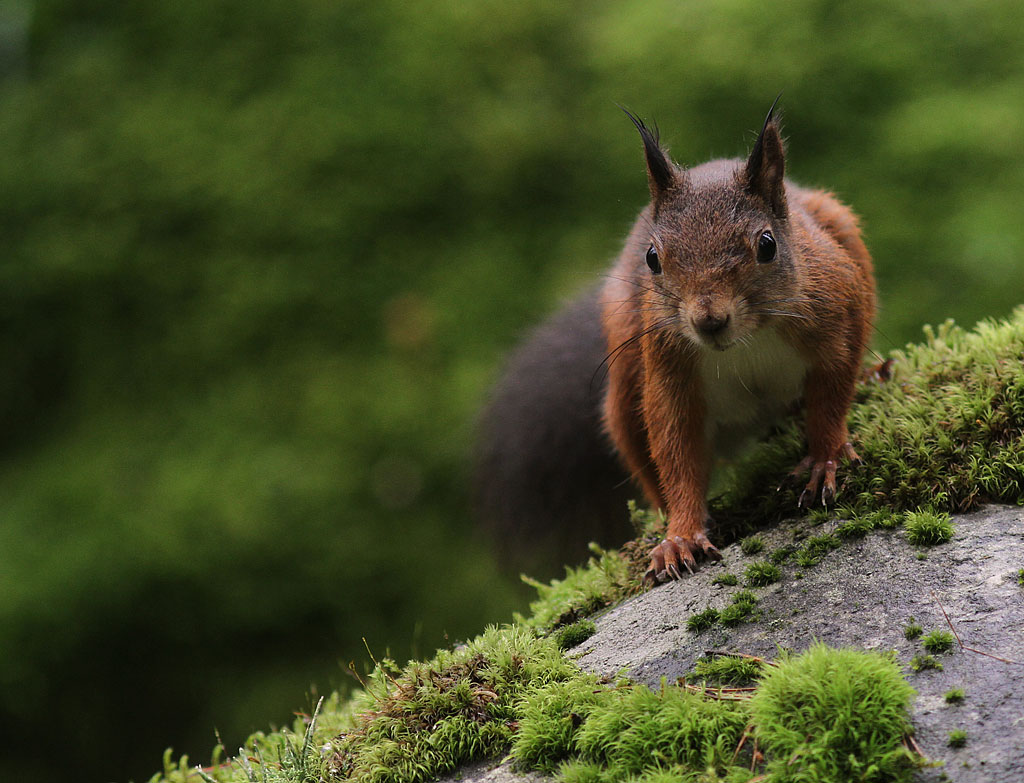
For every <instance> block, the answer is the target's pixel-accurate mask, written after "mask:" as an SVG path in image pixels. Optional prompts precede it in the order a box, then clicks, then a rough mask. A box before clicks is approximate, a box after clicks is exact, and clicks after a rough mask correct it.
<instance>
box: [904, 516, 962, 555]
mask: <svg viewBox="0 0 1024 783" xmlns="http://www.w3.org/2000/svg"><path fill="white" fill-rule="evenodd" d="M903 527H904V528H905V529H906V531H907V540H908V541H909V542H910V543H911V544H915V545H917V546H934V545H935V544H944V543H946V542H947V541H949V539H951V538H952V537H953V533H954V532H956V531H955V529H954V527H953V523H952V522H950V521H949V514H939V513H936V512H934V511H909V512H907V515H906V518H905V519H904V521H903Z"/></svg>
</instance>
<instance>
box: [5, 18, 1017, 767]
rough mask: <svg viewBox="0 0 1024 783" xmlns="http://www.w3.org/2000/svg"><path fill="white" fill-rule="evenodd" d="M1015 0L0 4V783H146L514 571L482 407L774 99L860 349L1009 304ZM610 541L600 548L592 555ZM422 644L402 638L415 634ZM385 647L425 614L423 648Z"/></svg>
mask: <svg viewBox="0 0 1024 783" xmlns="http://www.w3.org/2000/svg"><path fill="white" fill-rule="evenodd" d="M1022 23H1024V11H1022V10H1021V9H1020V7H1019V4H1017V3H1014V2H1011V1H1010V0H990V1H987V2H980V1H975V2H960V3H904V4H897V5H894V4H892V3H882V2H878V1H877V0H866V1H864V2H853V3H841V4H840V3H835V2H826V1H825V0H792V1H791V2H786V3H780V4H776V5H774V6H772V7H771V9H770V10H766V7H765V6H764V4H762V3H756V2H753V0H726V1H725V2H717V1H716V2H710V1H709V0H699V1H698V2H692V3H685V4H680V3H674V2H667V0H645V1H644V2H641V1H640V0H620V1H619V2H611V0H598V1H597V2H580V1H579V0H577V1H576V2H566V3H550V2H542V0H521V1H520V2H517V3H498V2H493V1H492V0H418V2H405V1H402V0H375V2H365V1H364V0H344V1H343V2H328V1H327V0H288V2H284V1H283V0H261V2H256V1H255V0H181V1H180V2H176V3H166V2H158V1H157V0H137V1H136V2H133V3H121V2H114V0H76V1H75V2H72V0H37V1H36V2H31V0H5V2H4V3H3V4H2V5H0V143H2V154H0V363H2V367H3V368H4V372H3V373H2V374H0V426H2V428H3V432H4V433H5V436H6V437H5V438H4V439H3V442H2V444H0V453H2V456H3V462H2V465H0V733H2V735H3V736H4V738H5V742H4V751H3V754H4V755H3V758H0V778H3V779H17V777H16V776H18V777H20V778H22V779H29V778H30V779H32V780H36V781H42V782H43V783H45V782H46V781H49V780H57V779H61V778H62V777H64V776H66V775H68V774H69V773H70V772H71V771H73V772H74V775H75V779H82V780H88V779H93V780H99V779H103V780H108V779H115V778H120V779H124V778H127V777H129V776H134V777H135V778H140V777H143V776H145V775H146V773H147V772H149V771H151V770H153V769H155V768H156V767H157V766H158V761H159V758H160V753H161V750H162V748H163V747H164V745H166V744H172V743H173V744H174V745H175V746H176V750H177V751H178V752H188V753H190V754H192V756H193V758H196V759H201V758H202V757H203V756H204V754H205V753H206V752H207V750H208V748H209V747H211V746H212V745H213V743H214V739H213V727H214V726H215V725H216V726H219V727H220V729H221V731H222V733H223V736H224V740H225V742H226V743H227V745H228V746H229V747H232V745H233V744H234V743H237V742H238V741H239V740H240V739H241V737H242V736H243V735H244V734H245V733H246V732H247V731H249V730H250V729H254V728H260V727H263V726H265V725H266V724H268V723H272V722H276V723H278V724H280V723H283V722H285V721H286V720H287V714H288V710H289V709H291V708H296V707H303V706H307V707H308V706H309V704H310V703H311V701H312V700H311V699H307V700H306V702H305V704H304V703H303V696H302V694H304V693H305V692H306V691H307V690H308V689H309V687H310V685H311V684H312V683H316V684H317V685H318V686H319V688H320V689H321V690H323V689H326V688H329V687H332V686H335V685H338V684H340V683H341V682H342V681H343V675H342V668H341V667H340V666H339V665H338V664H339V661H340V662H341V663H342V664H344V663H347V661H349V660H351V659H358V660H364V659H365V653H364V652H363V651H362V642H361V641H360V639H361V637H363V636H365V637H366V638H367V640H368V643H369V645H370V647H371V649H373V648H376V649H379V650H380V651H381V652H383V651H384V650H385V649H386V648H390V649H391V652H392V653H393V654H394V655H395V656H397V657H402V656H404V655H407V654H408V653H409V652H410V651H411V649H412V646H413V645H414V643H416V641H417V638H418V643H419V645H420V648H421V649H420V650H419V651H420V652H421V653H424V652H429V651H430V650H432V649H433V648H434V647H435V646H436V645H437V644H439V643H441V642H442V640H443V638H444V637H443V634H444V632H445V631H448V632H449V633H450V634H451V635H452V636H453V637H458V636H460V635H466V634H470V633H474V632H476V631H478V630H479V628H480V626H482V624H483V623H484V621H485V620H502V619H506V618H507V617H508V616H509V614H510V613H511V610H512V609H513V607H515V606H520V605H521V601H522V593H521V592H520V591H519V590H518V588H517V587H516V586H515V585H514V584H513V583H512V581H511V580H510V579H509V578H508V577H505V576H501V575H499V574H498V573H497V572H496V567H497V566H496V564H495V562H494V561H493V560H492V559H491V557H490V556H489V555H488V554H487V553H486V551H485V549H484V548H483V547H482V545H481V544H480V543H478V542H475V541H474V540H473V539H472V536H471V525H470V523H469V520H468V514H467V511H466V505H467V504H466V500H465V479H466V474H467V467H468V464H467V457H466V455H467V453H468V448H469V443H470V439H471V430H472V417H473V412H474V410H475V409H476V407H477V406H478V404H479V402H480V400H481V399H482V396H483V394H484V392H485V389H486V386H487V383H488V382H489V379H490V378H492V377H493V374H494V372H495V367H496V363H497V361H498V359H499V357H500V355H501V353H502V352H503V351H504V350H506V349H507V348H508V346H509V345H510V344H511V342H512V341H513V340H514V338H515V335H516V334H517V333H519V331H520V330H521V329H522V328H524V325H526V324H528V323H530V322H531V321H533V320H535V319H537V318H538V317H540V316H541V315H542V314H543V313H544V312H546V311H549V310H550V309H551V308H552V307H554V306H555V305H556V304H557V302H558V301H559V300H560V299H562V298H563V297H565V296H566V295H568V294H570V293H571V292H572V291H573V290H575V289H576V288H577V287H579V286H581V285H584V284H586V283H587V282H588V281H591V280H593V279H594V278H595V276H597V275H599V274H600V273H601V271H602V269H603V267H604V266H605V264H606V262H607V260H608V259H609V258H610V257H612V256H613V255H614V254H615V252H616V251H617V247H618V244H619V242H620V241H621V239H622V237H623V236H624V235H625V232H626V230H627V228H628V226H629V225H630V223H631V222H632V219H633V216H634V214H635V212H636V211H637V209H638V208H639V207H640V206H641V205H642V203H643V202H644V200H645V178H644V173H643V169H642V161H641V156H640V152H639V148H638V143H637V141H636V139H635V138H634V137H633V131H632V129H631V127H630V126H629V123H628V121H626V120H625V118H624V117H622V115H621V113H620V112H619V110H618V109H617V108H616V107H615V102H619V103H622V104H624V105H627V106H629V107H630V108H632V109H634V110H637V111H639V112H640V113H641V114H642V115H644V116H654V117H656V118H657V119H658V121H659V123H660V125H661V127H662V128H663V131H664V139H665V141H666V142H667V143H668V144H669V145H670V146H671V147H672V149H673V152H674V154H675V156H676V158H677V159H678V160H679V161H680V162H682V163H698V162H701V161H702V160H704V159H706V158H708V157H712V156H731V155H738V154H743V153H744V152H745V151H746V149H747V146H748V145H749V143H750V142H751V141H752V138H753V130H754V129H756V128H757V127H758V126H759V123H760V120H761V118H762V116H763V114H764V112H765V110H766V109H767V107H768V105H769V104H770V102H771V100H772V99H773V98H774V97H775V95H776V94H777V93H778V92H779V91H780V90H782V91H783V92H784V94H783V100H782V105H783V108H784V111H785V115H786V119H787V134H788V137H789V144H790V158H789V163H790V169H789V170H790V173H791V175H792V176H793V177H794V178H795V179H796V180H797V181H800V182H803V183H805V184H817V185H826V186H829V187H831V188H833V189H835V191H836V192H837V193H838V194H839V195H840V197H841V198H843V199H844V200H846V201H848V202H850V203H852V204H853V205H854V206H855V208H856V209H857V210H858V211H859V212H860V214H861V215H862V216H863V218H864V226H865V229H866V235H867V240H868V244H869V246H870V247H871V248H872V250H873V252H874V255H875V258H876V264H877V268H878V278H879V287H880V292H881V302H882V312H881V315H880V318H879V335H878V339H877V340H876V347H878V348H880V349H885V348H889V347H892V346H895V345H899V344H901V343H903V342H905V341H907V340H910V339H915V338H916V337H917V335H918V334H919V327H920V324H921V323H923V322H925V321H932V322H934V321H939V320H942V319H944V318H946V317H948V316H952V317H954V318H956V319H957V320H959V321H961V322H964V323H968V324H969V323H973V321H975V320H976V319H978V318H980V317H982V316H989V315H991V316H1001V315H1005V314H1007V313H1008V312H1009V310H1010V308H1011V307H1012V306H1013V305H1015V304H1017V303H1019V302H1020V301H1021V299H1024V296H1022V289H1024V282H1022V280H1024V276H1022V274H1021V258H1022V257H1024V253H1022V250H1024V222H1022V221H1021V219H1020V216H1019V208H1018V204H1019V203H1020V201H1021V199H1022V196H1024V167H1022V166H1020V164H1019V155H1020V150H1021V149H1022V148H1024V24H1022ZM613 543H614V542H613ZM417 628H419V629H421V630H419V631H417V630H416V629H417ZM417 633H418V634H419V635H418V637H417Z"/></svg>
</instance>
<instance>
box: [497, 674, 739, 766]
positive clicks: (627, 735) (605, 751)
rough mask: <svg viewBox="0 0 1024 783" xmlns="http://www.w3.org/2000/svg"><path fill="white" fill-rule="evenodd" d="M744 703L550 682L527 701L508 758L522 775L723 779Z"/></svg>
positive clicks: (670, 690) (668, 691)
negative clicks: (668, 774) (664, 773)
mask: <svg viewBox="0 0 1024 783" xmlns="http://www.w3.org/2000/svg"><path fill="white" fill-rule="evenodd" d="M748 719H749V718H748V714H747V709H746V704H745V703H731V702H722V701H716V700H714V699H707V698H704V697H703V696H701V695H699V694H696V693H692V692H690V691H688V690H686V689H683V688H677V687H664V688H662V689H660V690H659V691H652V690H651V689H649V688H647V687H645V686H642V685H638V686H631V685H625V686H619V687H615V688H596V687H595V685H594V683H593V682H589V683H588V682H569V683H564V684H558V683H556V684H552V685H549V686H546V687H544V688H542V689H540V690H538V691H537V692H535V693H533V694H530V695H529V696H527V697H526V698H525V699H524V700H523V703H522V705H521V709H520V720H519V731H518V732H517V733H516V737H515V741H514V743H513V745H512V748H511V752H510V755H511V757H512V759H513V761H514V763H515V765H516V766H517V767H518V768H520V769H524V770H537V771H541V772H544V773H546V774H551V773H553V772H555V771H556V770H558V771H560V775H559V777H560V778H561V779H562V780H598V779H599V780H601V781H605V782H606V783H610V782H611V781H620V780H624V779H626V778H629V777H631V776H637V775H641V774H644V773H650V772H653V771H655V770H657V769H662V770H664V769H667V768H672V769H674V770H676V772H677V777H676V778H675V779H676V780H678V779H680V778H679V775H684V774H686V775H691V776H693V775H695V773H698V772H700V773H706V772H707V771H709V770H710V771H712V772H713V773H714V774H716V775H725V774H728V770H729V768H730V767H731V765H732V761H733V751H734V750H735V748H736V745H737V744H738V743H739V739H740V737H741V736H742V735H743V731H744V728H745V727H746V725H747V721H748Z"/></svg>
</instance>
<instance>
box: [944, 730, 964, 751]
mask: <svg viewBox="0 0 1024 783" xmlns="http://www.w3.org/2000/svg"><path fill="white" fill-rule="evenodd" d="M946 744H948V745H949V747H951V748H962V747H963V746H964V745H966V744H967V732H966V731H964V730H963V729H953V731H951V732H949V738H948V739H947V740H946Z"/></svg>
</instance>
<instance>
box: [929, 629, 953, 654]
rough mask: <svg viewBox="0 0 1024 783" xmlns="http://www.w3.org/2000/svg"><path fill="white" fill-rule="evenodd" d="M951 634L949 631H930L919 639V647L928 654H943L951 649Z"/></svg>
mask: <svg viewBox="0 0 1024 783" xmlns="http://www.w3.org/2000/svg"><path fill="white" fill-rule="evenodd" d="M953 641H954V639H953V634H951V633H950V632H949V631H932V632H931V633H928V634H926V635H925V636H924V637H922V639H921V646H922V647H924V649H926V650H927V651H928V652H930V653H945V652H949V651H950V650H952V649H953Z"/></svg>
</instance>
